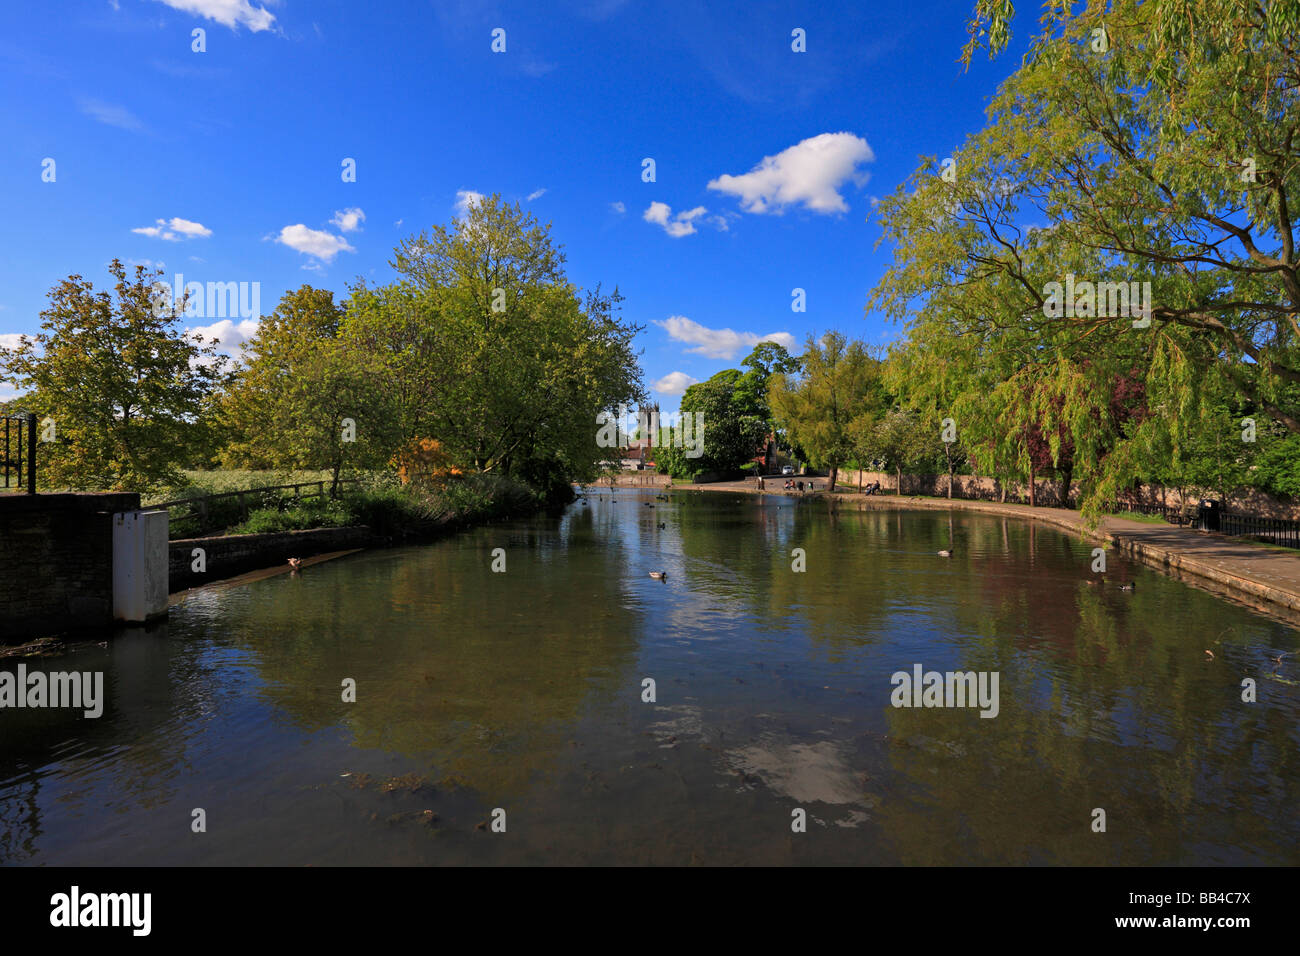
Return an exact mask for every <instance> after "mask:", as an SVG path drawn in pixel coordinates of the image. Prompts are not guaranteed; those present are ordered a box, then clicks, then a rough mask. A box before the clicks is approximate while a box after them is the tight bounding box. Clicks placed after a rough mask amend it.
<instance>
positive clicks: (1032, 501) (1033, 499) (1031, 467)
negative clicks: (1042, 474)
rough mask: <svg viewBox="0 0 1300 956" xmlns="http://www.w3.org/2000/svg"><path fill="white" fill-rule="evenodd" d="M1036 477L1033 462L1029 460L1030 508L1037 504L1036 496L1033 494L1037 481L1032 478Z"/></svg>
mask: <svg viewBox="0 0 1300 956" xmlns="http://www.w3.org/2000/svg"><path fill="white" fill-rule="evenodd" d="M1036 477H1037V476H1036V475H1035V473H1034V463H1033V462H1030V463H1029V507H1031V508H1033V507H1036V506H1037V504H1038V496H1037V495H1036V494H1035V492H1036V490H1037V482H1036V481H1035V480H1034V479H1035V478H1036Z"/></svg>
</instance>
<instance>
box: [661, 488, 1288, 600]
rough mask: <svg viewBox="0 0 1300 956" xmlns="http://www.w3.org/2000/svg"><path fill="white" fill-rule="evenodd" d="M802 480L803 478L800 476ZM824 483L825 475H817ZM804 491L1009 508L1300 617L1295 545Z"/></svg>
mask: <svg viewBox="0 0 1300 956" xmlns="http://www.w3.org/2000/svg"><path fill="white" fill-rule="evenodd" d="M805 480H806V479H805ZM773 484H774V482H773V481H772V480H771V479H769V480H768V483H767V488H766V489H765V490H764V491H763V492H762V493H763V494H768V495H793V497H796V498H798V497H801V496H800V495H799V494H798V493H797V492H784V491H781V490H780V485H779V483H777V487H775V488H773ZM818 485H819V486H822V487H824V486H825V480H824V479H821V480H818ZM673 487H674V490H677V491H681V490H687V491H731V492H742V493H745V494H751V495H752V494H759V493H760V492H759V490H758V488H757V486H756V485H755V484H754V482H753V481H752V480H751V481H720V482H714V483H712V484H707V485H674V486H673ZM802 497H805V498H810V499H811V498H820V499H823V500H827V501H833V502H835V503H836V504H837V505H839V504H841V503H850V504H853V505H855V506H856V507H858V508H862V509H874V508H884V509H893V508H931V509H939V510H945V511H946V510H953V511H978V512H981V513H983V514H992V515H1007V516H1014V517H1017V518H1026V519H1029V520H1033V521H1041V522H1044V523H1046V524H1051V525H1055V526H1057V527H1059V528H1064V529H1065V530H1067V531H1072V532H1074V533H1076V534H1078V535H1080V536H1081V537H1083V538H1089V539H1092V540H1094V541H1097V542H1098V543H1104V544H1110V545H1112V546H1114V547H1115V548H1117V549H1119V550H1120V551H1123V552H1125V553H1126V554H1132V555H1134V556H1136V557H1138V558H1141V559H1143V560H1144V561H1146V562H1147V563H1149V564H1153V565H1155V566H1157V567H1163V568H1170V569H1174V570H1175V571H1176V572H1183V573H1182V574H1176V575H1175V576H1176V577H1180V578H1183V579H1184V580H1187V582H1188V583H1191V584H1198V585H1200V586H1205V582H1212V583H1213V584H1215V585H1218V587H1211V588H1210V590H1214V591H1221V590H1222V591H1226V593H1227V594H1228V595H1230V596H1232V597H1234V598H1235V599H1237V600H1240V601H1242V602H1243V603H1246V604H1249V605H1252V606H1256V607H1259V608H1260V609H1261V610H1266V611H1269V612H1272V613H1274V614H1278V613H1279V612H1281V613H1280V616H1281V617H1283V618H1284V619H1286V620H1287V621H1289V622H1290V623H1293V624H1295V623H1297V622H1300V551H1292V550H1285V551H1284V550H1281V549H1275V548H1268V547H1262V546H1259V545H1255V544H1249V543H1246V542H1242V541H1237V540H1235V539H1233V538H1229V537H1226V536H1224V535H1219V534H1210V533H1207V532H1204V531H1194V530H1191V529H1189V528H1179V527H1176V526H1174V525H1168V524H1147V523H1145V522H1142V521H1129V520H1127V519H1124V518H1103V519H1102V521H1101V523H1100V525H1098V526H1097V527H1096V528H1091V529H1090V528H1088V527H1087V526H1086V525H1085V523H1084V521H1083V520H1082V519H1081V518H1080V517H1079V513H1078V512H1077V511H1066V510H1064V509H1058V508H1031V507H1030V506H1029V505H1017V504H998V503H996V502H989V501H967V500H965V499H960V498H953V499H951V500H950V499H947V498H921V497H912V496H910V495H904V496H902V497H899V496H897V495H883V496H876V495H870V496H868V495H862V494H857V493H850V494H845V493H836V494H833V495H828V494H826V493H825V492H821V491H819V492H816V493H815V494H812V495H804V496H802Z"/></svg>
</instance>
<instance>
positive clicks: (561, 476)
mask: <svg viewBox="0 0 1300 956" xmlns="http://www.w3.org/2000/svg"><path fill="white" fill-rule="evenodd" d="M391 264H392V266H393V268H394V269H395V270H396V272H397V275H398V281H397V284H396V287H391V286H390V287H385V289H384V290H382V292H381V293H379V294H374V293H371V292H369V291H367V290H364V289H362V290H360V291H358V292H356V293H354V297H353V302H354V306H355V307H354V310H353V311H354V312H355V313H356V314H357V316H358V317H359V318H358V319H357V322H356V328H355V330H352V329H351V327H350V328H349V330H348V334H353V332H355V335H356V336H357V337H358V338H360V339H363V340H366V341H371V342H373V341H376V340H377V339H380V338H382V337H383V336H384V335H386V334H387V335H389V336H390V338H391V340H392V341H395V342H396V343H397V347H398V352H397V355H398V359H397V365H396V367H397V368H398V369H399V370H401V371H402V373H403V374H401V375H400V376H399V378H398V380H399V382H401V383H405V384H410V383H412V382H415V383H416V384H417V386H418V387H414V388H412V389H411V390H410V391H409V392H408V393H407V394H406V395H405V396H404V397H403V402H402V407H403V408H404V409H405V411H404V412H403V414H402V421H403V427H404V428H405V430H407V431H408V432H410V431H419V432H421V433H424V437H432V438H436V439H437V440H438V441H439V442H440V443H441V444H442V446H443V447H444V448H446V449H447V450H448V452H449V453H450V454H451V455H452V456H453V457H454V458H455V459H456V460H458V461H461V462H463V463H464V464H465V465H466V466H467V467H471V468H474V469H477V470H479V471H485V472H492V471H500V472H503V473H505V474H507V475H510V474H514V475H517V476H519V477H523V478H525V479H526V480H529V481H533V482H542V483H543V484H547V485H549V486H551V487H552V488H556V487H559V486H561V485H562V486H563V487H565V488H567V482H568V481H569V480H579V481H588V480H591V479H592V478H594V477H595V475H596V474H597V472H598V463H599V462H600V460H601V459H602V458H604V457H607V451H606V450H605V449H602V448H600V447H599V446H598V444H597V440H596V439H597V434H598V426H597V415H598V414H599V413H600V412H601V411H603V410H605V409H610V408H615V407H617V406H618V405H620V404H625V405H633V404H636V403H638V402H639V401H640V400H641V399H642V398H643V397H644V387H643V385H642V383H641V371H640V368H639V367H638V365H637V361H636V352H635V349H634V345H633V339H634V337H635V335H636V333H637V332H639V331H640V328H639V327H638V326H635V325H631V324H628V323H626V322H624V321H623V320H622V318H621V315H620V311H619V310H620V304H621V302H622V297H621V296H620V295H619V294H618V291H617V289H616V290H615V291H614V292H613V293H612V294H603V293H602V292H601V290H600V288H599V287H596V288H595V289H594V290H588V291H586V292H583V291H582V290H579V289H577V288H576V287H574V286H573V285H572V284H571V283H570V282H569V281H568V279H567V278H566V276H565V274H564V270H563V265H564V255H563V253H562V252H561V250H560V248H559V247H558V246H557V245H556V244H555V243H554V242H553V241H552V239H551V236H550V228H549V226H545V227H544V226H542V225H541V224H540V223H539V222H538V221H537V219H536V217H535V216H533V215H531V214H525V213H524V212H523V211H522V209H521V208H520V207H519V205H518V204H517V203H516V204H508V203H506V202H504V201H503V200H502V199H501V198H500V197H499V196H496V195H493V196H490V197H486V198H485V199H483V200H481V201H479V202H476V203H473V204H472V205H471V207H470V209H469V211H468V214H467V215H466V216H465V217H464V218H462V219H457V220H456V221H455V222H453V223H452V225H451V226H450V227H446V226H435V227H434V228H433V229H432V230H429V231H427V232H425V233H422V234H420V235H418V236H415V237H412V238H410V239H407V240H404V241H403V242H402V243H401V244H400V245H399V246H398V248H397V250H396V252H395V254H394V258H393V261H392V263H391ZM431 359H432V360H434V361H437V362H438V363H439V367H438V368H437V369H431V368H430V367H429V366H428V364H427V363H428V362H429V361H430V360H431Z"/></svg>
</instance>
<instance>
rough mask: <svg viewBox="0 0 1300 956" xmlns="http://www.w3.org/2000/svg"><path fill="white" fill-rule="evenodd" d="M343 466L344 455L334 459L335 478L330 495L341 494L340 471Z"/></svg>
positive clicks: (333, 496) (336, 495)
mask: <svg viewBox="0 0 1300 956" xmlns="http://www.w3.org/2000/svg"><path fill="white" fill-rule="evenodd" d="M342 468H343V456H341V455H340V456H339V457H338V458H335V459H334V479H333V480H332V481H331V482H330V497H331V498H337V497H338V496H339V471H340V470H341V469H342Z"/></svg>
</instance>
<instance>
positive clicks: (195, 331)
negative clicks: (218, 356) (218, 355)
mask: <svg viewBox="0 0 1300 956" xmlns="http://www.w3.org/2000/svg"><path fill="white" fill-rule="evenodd" d="M259 323H260V320H259V319H241V320H240V321H238V322H236V321H235V320H234V319H221V320H220V321H219V322H214V323H212V324H211V325H196V326H194V327H193V328H190V329H186V330H185V334H186V335H188V336H194V335H201V336H203V341H204V343H205V344H207V343H211V342H212V340H213V339H217V340H218V341H219V342H220V343H221V344H220V345H218V346H217V351H218V352H224V353H225V354H226V355H234V354H236V353H237V352H239V351H241V350H242V349H243V347H244V344H245V343H246V342H248V340H249V339H251V338H252V337H253V336H254V335H256V334H257V327H258V325H259Z"/></svg>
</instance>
